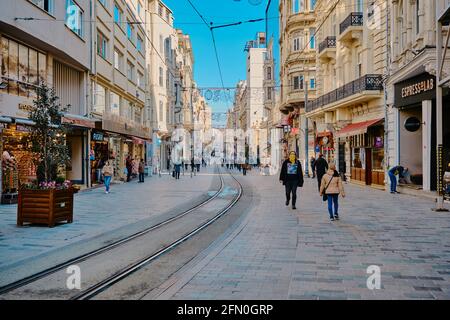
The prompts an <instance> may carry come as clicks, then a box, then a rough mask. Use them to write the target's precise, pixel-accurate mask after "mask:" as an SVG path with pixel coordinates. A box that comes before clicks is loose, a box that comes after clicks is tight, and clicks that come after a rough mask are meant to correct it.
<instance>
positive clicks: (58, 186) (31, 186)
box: [22, 180, 73, 190]
mask: <svg viewBox="0 0 450 320" xmlns="http://www.w3.org/2000/svg"><path fill="white" fill-rule="evenodd" d="M22 187H23V188H24V189H28V190H50V189H55V190H67V189H70V188H72V187H73V184H72V182H71V181H70V180H65V181H64V182H62V183H60V182H56V181H43V182H41V183H39V184H38V183H37V182H34V183H27V184H24V185H23V186H22Z"/></svg>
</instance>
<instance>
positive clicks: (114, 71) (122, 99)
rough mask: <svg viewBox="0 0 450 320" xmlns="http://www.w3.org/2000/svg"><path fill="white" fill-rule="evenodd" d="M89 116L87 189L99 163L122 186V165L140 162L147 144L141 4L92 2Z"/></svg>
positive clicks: (97, 176) (107, 0) (98, 173)
mask: <svg viewBox="0 0 450 320" xmlns="http://www.w3.org/2000/svg"><path fill="white" fill-rule="evenodd" d="M92 5H93V17H95V19H94V20H95V22H93V23H92V26H91V30H90V32H91V33H92V48H91V51H90V53H91V55H92V56H91V61H92V66H91V70H90V74H91V92H92V105H91V109H90V115H91V117H92V118H93V119H95V120H96V128H95V129H94V130H92V133H91V137H90V138H91V139H90V154H89V159H90V164H91V181H92V185H95V184H98V183H101V168H102V165H103V163H104V161H105V160H110V161H111V162H112V164H113V167H114V179H115V180H125V179H126V176H127V172H126V159H127V158H128V157H130V158H133V159H134V160H135V161H140V159H145V145H146V141H148V140H149V139H150V138H151V131H150V129H149V124H148V122H147V121H145V120H146V119H145V116H146V113H145V97H146V76H145V73H146V46H145V43H146V40H145V39H146V30H145V29H144V28H143V26H142V22H144V21H145V10H144V8H145V3H144V2H142V1H141V0H136V1H131V0H129V1H112V0H104V1H93V2H92Z"/></svg>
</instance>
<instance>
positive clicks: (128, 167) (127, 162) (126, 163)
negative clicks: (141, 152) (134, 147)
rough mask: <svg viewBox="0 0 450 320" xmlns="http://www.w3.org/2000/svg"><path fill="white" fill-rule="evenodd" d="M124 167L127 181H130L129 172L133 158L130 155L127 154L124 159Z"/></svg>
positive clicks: (131, 171)
mask: <svg viewBox="0 0 450 320" xmlns="http://www.w3.org/2000/svg"><path fill="white" fill-rule="evenodd" d="M125 167H126V168H127V182H130V180H131V174H132V173H133V160H132V159H131V156H128V157H127V159H126V160H125Z"/></svg>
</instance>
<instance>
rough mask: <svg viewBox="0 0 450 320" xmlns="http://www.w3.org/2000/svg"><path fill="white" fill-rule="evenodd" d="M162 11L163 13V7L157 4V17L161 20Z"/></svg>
mask: <svg viewBox="0 0 450 320" xmlns="http://www.w3.org/2000/svg"><path fill="white" fill-rule="evenodd" d="M163 11H164V9H163V6H162V4H159V5H158V14H159V16H160V17H161V18H162V16H163Z"/></svg>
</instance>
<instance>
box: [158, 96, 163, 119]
mask: <svg viewBox="0 0 450 320" xmlns="http://www.w3.org/2000/svg"><path fill="white" fill-rule="evenodd" d="M163 108H164V107H163V102H162V101H160V102H159V121H164V119H163V112H164V111H163Z"/></svg>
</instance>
